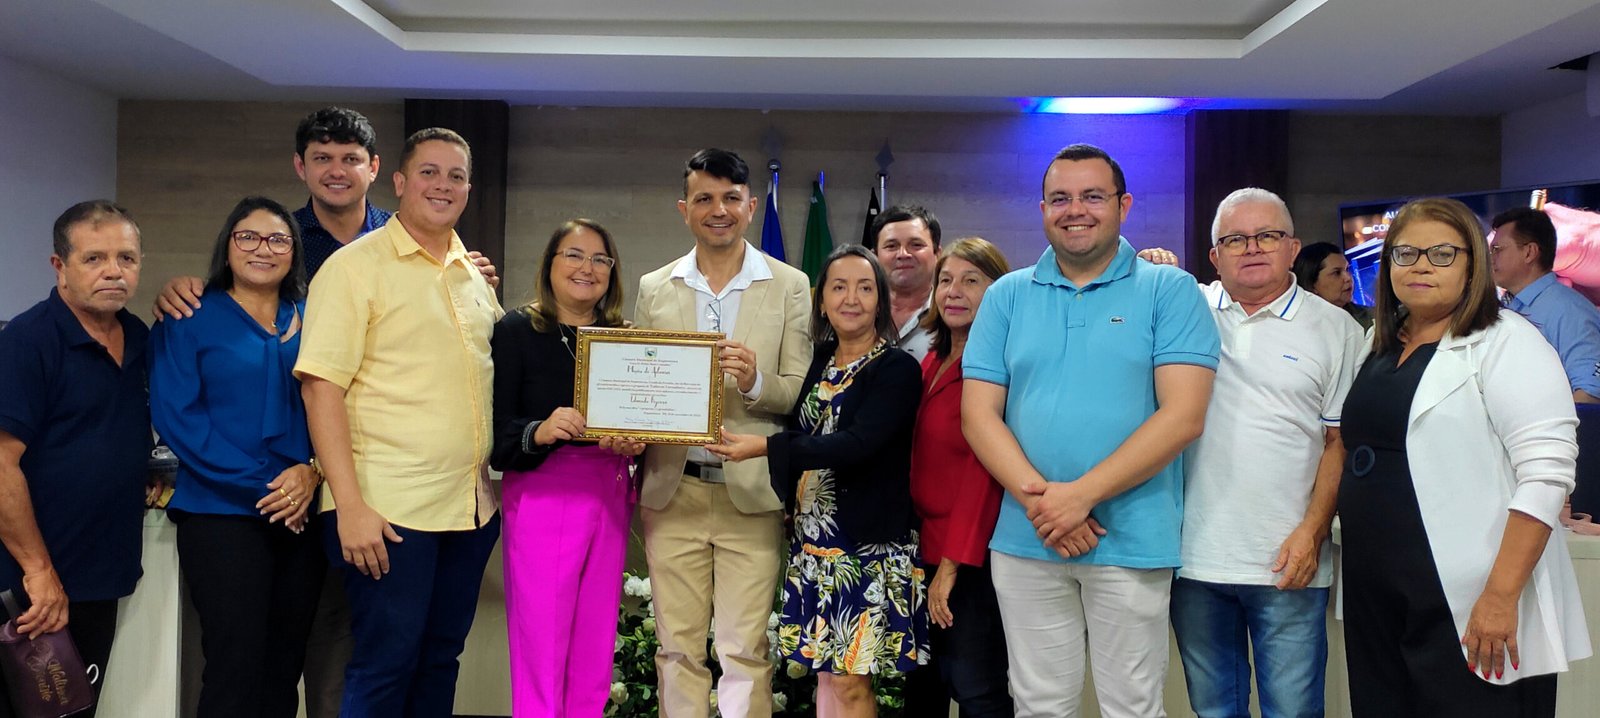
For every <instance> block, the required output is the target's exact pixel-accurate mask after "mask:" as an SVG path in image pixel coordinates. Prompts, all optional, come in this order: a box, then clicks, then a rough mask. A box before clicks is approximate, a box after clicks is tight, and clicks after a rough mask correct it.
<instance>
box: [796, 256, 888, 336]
mask: <svg viewBox="0 0 1600 718" xmlns="http://www.w3.org/2000/svg"><path fill="white" fill-rule="evenodd" d="M845 257H860V258H862V259H865V260H867V264H870V265H872V280H873V283H875V284H877V286H878V309H877V312H876V316H875V317H874V318H873V322H872V326H873V329H874V330H875V331H877V333H878V338H879V339H887V340H889V344H890V345H891V346H892V345H893V344H894V343H895V339H896V333H897V330H896V328H895V325H894V314H893V313H892V312H891V311H890V309H889V275H888V274H886V273H884V271H883V265H881V264H879V263H878V255H876V254H873V253H872V251H871V250H869V249H867V248H866V247H863V246H861V245H859V244H846V245H844V246H842V247H840V248H838V249H835V250H833V253H832V254H829V255H828V258H827V259H824V260H822V269H820V270H817V286H816V287H814V288H812V291H811V341H812V343H813V344H817V345H822V344H826V343H828V342H832V341H837V340H838V338H839V335H838V334H837V333H835V332H834V331H833V325H832V324H831V323H829V322H828V317H827V315H824V314H823V313H822V290H823V285H824V284H826V283H827V281H828V269H830V268H831V267H833V263H834V262H837V261H839V260H841V259H844V258H845Z"/></svg>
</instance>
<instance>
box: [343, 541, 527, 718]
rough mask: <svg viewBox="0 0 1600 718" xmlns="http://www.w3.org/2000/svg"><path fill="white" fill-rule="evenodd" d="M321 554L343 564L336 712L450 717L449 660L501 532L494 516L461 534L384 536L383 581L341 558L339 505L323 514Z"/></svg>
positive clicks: (382, 717) (452, 664)
mask: <svg viewBox="0 0 1600 718" xmlns="http://www.w3.org/2000/svg"><path fill="white" fill-rule="evenodd" d="M323 518H324V519H325V520H326V522H327V523H326V525H325V533H324V539H323V542H324V546H325V547H326V548H327V550H328V554H329V560H330V561H333V562H335V563H336V564H337V565H339V566H341V567H342V571H343V573H344V585H345V592H346V593H347V594H348V595H349V597H350V633H351V635H352V637H353V638H354V646H353V648H352V650H351V654H350V664H349V665H348V666H346V667H345V674H344V700H343V701H342V704H341V705H340V708H339V715H340V716H341V718H369V717H370V718H450V716H451V715H453V714H454V709H455V696H456V676H457V674H458V673H459V672H460V670H461V664H460V662H459V661H458V660H457V659H458V658H459V657H460V656H461V650H462V648H464V647H465V646H466V642H467V631H468V630H470V629H471V628H472V618H473V615H474V614H475V613H476V612H477V610H478V588H479V586H481V585H482V583H483V569H484V567H485V566H486V565H488V563H489V554H490V553H492V552H493V551H494V544H495V542H496V541H498V540H499V539H500V516H499V515H498V514H496V515H495V517H494V518H493V519H490V521H489V523H488V524H486V525H485V526H483V527H482V528H478V529H473V530H470V531H416V530H413V529H408V528H402V527H400V526H395V527H394V530H395V533H398V534H400V538H402V539H405V540H404V541H402V542H400V543H389V544H388V550H389V573H386V574H384V575H383V580H381V581H379V580H373V579H372V578H369V577H367V576H363V575H361V572H359V571H357V570H356V568H355V567H354V566H351V565H350V564H348V563H345V561H344V557H343V555H342V551H341V550H340V546H339V523H338V512H337V511H331V512H328V513H326V514H323Z"/></svg>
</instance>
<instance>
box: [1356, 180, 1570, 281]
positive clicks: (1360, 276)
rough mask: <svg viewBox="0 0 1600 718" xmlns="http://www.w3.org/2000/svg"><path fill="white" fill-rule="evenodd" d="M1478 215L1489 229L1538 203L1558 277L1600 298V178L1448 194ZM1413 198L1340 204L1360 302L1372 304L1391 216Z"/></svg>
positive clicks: (1536, 205) (1392, 217)
mask: <svg viewBox="0 0 1600 718" xmlns="http://www.w3.org/2000/svg"><path fill="white" fill-rule="evenodd" d="M1450 197H1453V198H1455V199H1458V200H1461V202H1462V203H1464V204H1466V205H1467V206H1468V207H1470V208H1471V209H1472V211H1473V212H1475V213H1476V214H1477V215H1478V218H1479V219H1481V220H1482V221H1483V223H1484V225H1485V227H1484V229H1485V230H1487V229H1488V227H1487V225H1488V223H1489V219H1490V218H1492V217H1494V216H1495V215H1496V214H1499V213H1501V212H1504V211H1506V210H1508V209H1511V208H1512V207H1530V206H1531V207H1539V208H1542V209H1544V210H1545V211H1546V212H1547V213H1549V214H1550V218H1551V220H1553V221H1554V222H1555V225H1556V235H1557V238H1556V247H1557V249H1556V266H1555V271H1556V276H1557V277H1560V278H1561V279H1562V280H1563V281H1565V282H1567V283H1568V284H1571V285H1573V287H1574V288H1576V289H1578V290H1579V291H1581V292H1583V293H1584V294H1585V295H1586V296H1588V297H1589V298H1590V300H1591V301H1593V300H1597V299H1600V181H1594V182H1581V183H1574V184H1564V185H1547V186H1542V187H1520V188H1514V189H1499V190H1492V191H1488V192H1469V193H1466V194H1453V195H1450ZM1407 199H1409V198H1401V199H1387V200H1375V201H1371V202H1356V203H1350V204H1343V205H1339V233H1340V235H1341V236H1342V237H1343V242H1344V254H1345V258H1346V259H1348V260H1349V262H1350V276H1351V278H1352V279H1353V280H1354V285H1355V288H1354V290H1353V291H1352V294H1353V295H1354V301H1355V303H1357V304H1364V305H1367V306H1371V305H1372V297H1373V292H1372V290H1373V283H1374V282H1376V281H1377V280H1378V260H1379V255H1380V254H1381V253H1382V251H1383V240H1384V238H1385V237H1387V236H1388V234H1389V221H1390V220H1392V219H1394V213H1395V211H1396V210H1398V209H1400V206H1401V205H1403V204H1405V203H1406V200H1407Z"/></svg>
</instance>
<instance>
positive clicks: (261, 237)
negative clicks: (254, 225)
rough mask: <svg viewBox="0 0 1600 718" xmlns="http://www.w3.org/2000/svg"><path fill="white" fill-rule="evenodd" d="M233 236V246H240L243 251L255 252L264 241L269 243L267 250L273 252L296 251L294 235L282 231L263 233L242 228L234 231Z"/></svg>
mask: <svg viewBox="0 0 1600 718" xmlns="http://www.w3.org/2000/svg"><path fill="white" fill-rule="evenodd" d="M232 237H233V246H235V247H238V248H239V251H241V252H254V251H256V250H257V249H259V248H260V247H261V243H262V242H266V243H267V251H269V252H272V253H273V254H288V253H290V252H292V251H294V237H291V236H289V235H287V234H284V233H282V232H273V233H272V234H261V233H259V232H253V231H251V230H248V229H241V230H239V231H237V232H234V233H233V235H232Z"/></svg>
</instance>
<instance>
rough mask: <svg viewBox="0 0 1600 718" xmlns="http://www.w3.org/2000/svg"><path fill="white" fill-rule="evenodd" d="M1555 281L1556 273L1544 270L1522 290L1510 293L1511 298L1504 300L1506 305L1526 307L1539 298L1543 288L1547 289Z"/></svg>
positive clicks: (1518, 307) (1519, 307) (1513, 307)
mask: <svg viewBox="0 0 1600 718" xmlns="http://www.w3.org/2000/svg"><path fill="white" fill-rule="evenodd" d="M1555 283H1556V273H1555V272H1545V273H1544V274H1543V275H1542V276H1540V277H1539V278H1538V279H1535V280H1533V281H1531V282H1529V283H1528V286H1526V287H1523V288H1522V291H1520V292H1517V293H1515V294H1512V295H1511V299H1510V300H1508V301H1507V302H1506V306H1508V307H1510V308H1512V309H1527V308H1528V305H1529V304H1532V303H1533V301H1534V300H1535V299H1538V298H1539V295H1540V294H1543V293H1544V290H1546V289H1549V288H1550V285H1552V284H1555Z"/></svg>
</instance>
